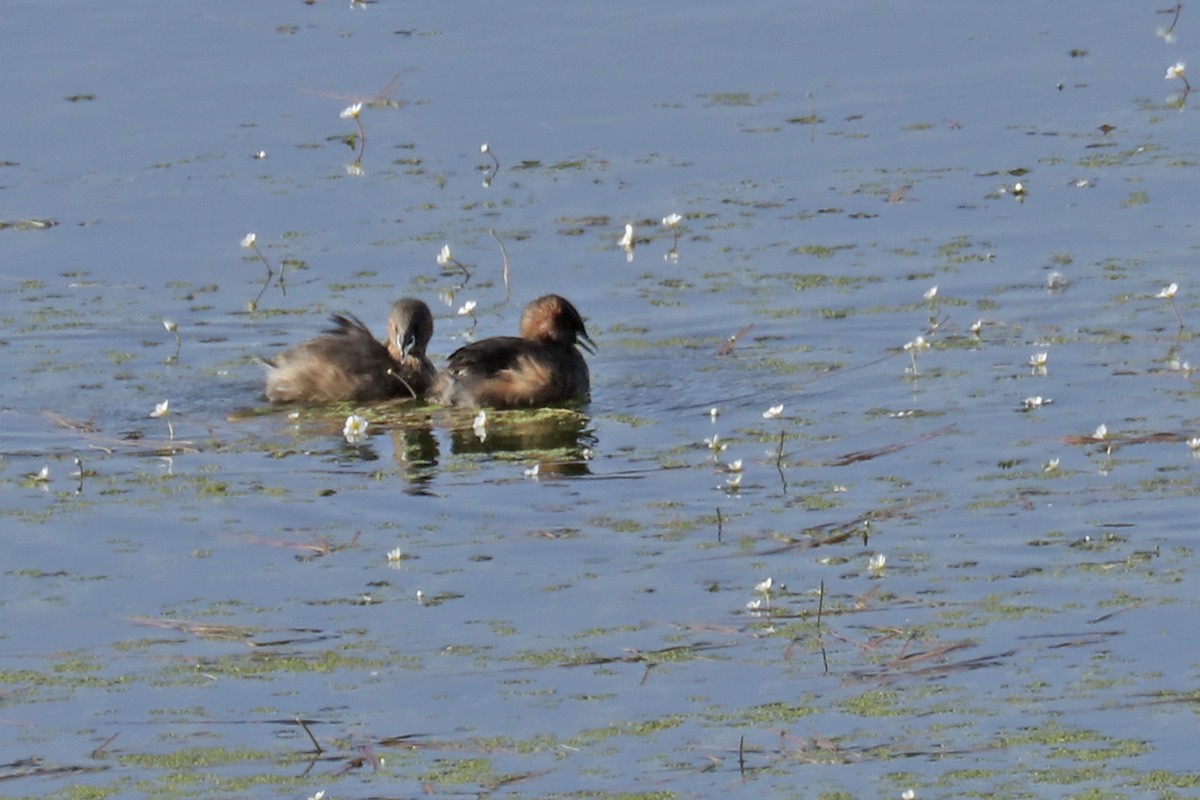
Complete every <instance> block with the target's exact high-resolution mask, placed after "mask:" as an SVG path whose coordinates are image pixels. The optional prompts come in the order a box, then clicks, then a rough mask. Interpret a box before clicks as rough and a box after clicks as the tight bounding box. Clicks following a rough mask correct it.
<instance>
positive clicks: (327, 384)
mask: <svg viewBox="0 0 1200 800" xmlns="http://www.w3.org/2000/svg"><path fill="white" fill-rule="evenodd" d="M331 320H332V321H333V325H334V327H332V328H330V329H329V330H327V331H325V332H324V333H323V334H322V335H320V336H318V337H316V338H315V339H310V340H308V341H307V342H304V343H303V344H299V345H296V346H295V347H293V348H291V349H290V350H288V351H287V352H285V353H283V354H282V355H279V356H276V357H275V358H274V359H273V360H270V361H265V362H264V363H265V364H266V367H267V388H266V396H267V399H268V400H269V401H271V402H272V403H334V402H339V401H347V402H355V403H366V402H372V401H376V400H387V399H390V398H393V397H416V398H421V397H424V396H425V393H426V392H427V391H429V386H430V384H432V382H433V379H434V377H435V376H436V375H437V369H436V368H435V367H434V366H433V364H432V363H431V362H430V361H429V359H428V358H427V357H426V355H425V346H426V345H427V344H429V339H430V337H431V336H433V315H432V314H430V313H429V306H427V305H425V304H424V303H423V302H421V301H420V300H414V299H412V298H409V297H406V298H403V299H401V300H397V301H396V302H395V303H393V304H392V310H391V311H390V312H389V313H388V333H387V344H386V345H383V344H380V343H379V342H378V341H377V340H376V339H375V337H374V336H372V335H371V331H370V330H369V329H368V328H367V326H366V325H363V324H362V322H361V321H359V319H358V317H355V316H354V315H352V314H345V315H341V314H335V315H334V316H333V317H331Z"/></svg>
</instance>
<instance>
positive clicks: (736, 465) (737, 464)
mask: <svg viewBox="0 0 1200 800" xmlns="http://www.w3.org/2000/svg"><path fill="white" fill-rule="evenodd" d="M728 467H729V471H730V472H741V471H742V460H741V459H740V458H739V459H737V460H736V461H730V462H729V464H728Z"/></svg>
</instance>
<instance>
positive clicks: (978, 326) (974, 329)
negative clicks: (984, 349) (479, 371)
mask: <svg viewBox="0 0 1200 800" xmlns="http://www.w3.org/2000/svg"><path fill="white" fill-rule="evenodd" d="M968 330H969V331H971V333H974V334H978V333H979V332H980V331H982V330H983V320H981V319H977V320H975V322H974V323H973V324H972V325H971V327H970V328H968Z"/></svg>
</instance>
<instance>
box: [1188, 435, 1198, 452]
mask: <svg viewBox="0 0 1200 800" xmlns="http://www.w3.org/2000/svg"><path fill="white" fill-rule="evenodd" d="M1187 446H1188V447H1190V448H1191V450H1192V452H1193V453H1200V436H1193V437H1192V438H1191V439H1188V440H1187Z"/></svg>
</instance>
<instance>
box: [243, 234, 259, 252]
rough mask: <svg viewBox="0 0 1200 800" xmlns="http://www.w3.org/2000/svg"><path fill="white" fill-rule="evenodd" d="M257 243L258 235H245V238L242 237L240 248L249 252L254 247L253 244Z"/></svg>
mask: <svg viewBox="0 0 1200 800" xmlns="http://www.w3.org/2000/svg"><path fill="white" fill-rule="evenodd" d="M257 241H258V234H256V233H247V234H246V235H245V236H243V237H242V247H244V248H246V249H247V250H249V249H251V248H253V247H254V243H255V242H257Z"/></svg>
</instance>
